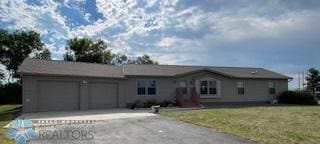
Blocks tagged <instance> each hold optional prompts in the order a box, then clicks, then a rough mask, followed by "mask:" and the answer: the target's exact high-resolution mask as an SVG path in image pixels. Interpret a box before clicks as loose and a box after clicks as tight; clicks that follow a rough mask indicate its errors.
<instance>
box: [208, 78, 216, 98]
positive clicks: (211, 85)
mask: <svg viewBox="0 0 320 144" xmlns="http://www.w3.org/2000/svg"><path fill="white" fill-rule="evenodd" d="M208 82H209V94H213V95H215V94H217V82H216V81H208Z"/></svg>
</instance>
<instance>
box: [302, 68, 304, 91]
mask: <svg viewBox="0 0 320 144" xmlns="http://www.w3.org/2000/svg"><path fill="white" fill-rule="evenodd" d="M302 90H304V71H302Z"/></svg>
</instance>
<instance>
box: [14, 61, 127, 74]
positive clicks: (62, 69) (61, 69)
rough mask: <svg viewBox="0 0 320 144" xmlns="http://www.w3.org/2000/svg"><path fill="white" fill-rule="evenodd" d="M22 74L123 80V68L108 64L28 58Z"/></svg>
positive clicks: (20, 71)
mask: <svg viewBox="0 0 320 144" xmlns="http://www.w3.org/2000/svg"><path fill="white" fill-rule="evenodd" d="M18 72H19V73H22V74H24V73H25V74H38V75H65V76H84V77H110V78H123V77H124V76H123V74H122V68H121V67H118V66H113V65H106V64H93V63H83V62H68V61H55V60H39V59H30V58H27V59H25V60H24V61H23V63H22V64H21V66H20V67H19V69H18Z"/></svg>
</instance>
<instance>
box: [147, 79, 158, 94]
mask: <svg viewBox="0 0 320 144" xmlns="http://www.w3.org/2000/svg"><path fill="white" fill-rule="evenodd" d="M155 94H156V81H155V80H149V81H148V95H155Z"/></svg>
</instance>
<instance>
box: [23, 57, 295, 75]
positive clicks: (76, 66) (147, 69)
mask: <svg viewBox="0 0 320 144" xmlns="http://www.w3.org/2000/svg"><path fill="white" fill-rule="evenodd" d="M198 71H210V72H213V73H217V74H220V75H225V76H227V77H232V78H265V79H288V78H290V77H287V76H285V75H282V74H279V73H276V72H272V71H269V70H266V69H263V68H245V67H212V66H179V65H131V64H129V65H124V66H123V67H121V66H112V65H107V64H93V63H82V62H66V61H53V60H38V59H26V60H25V61H24V62H23V63H22V64H21V66H20V68H19V70H18V72H19V73H22V74H23V73H25V74H44V75H66V76H88V77H110V78H124V77H125V76H165V77H172V76H179V75H184V74H189V73H193V72H198ZM253 72H256V73H255V74H253Z"/></svg>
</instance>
